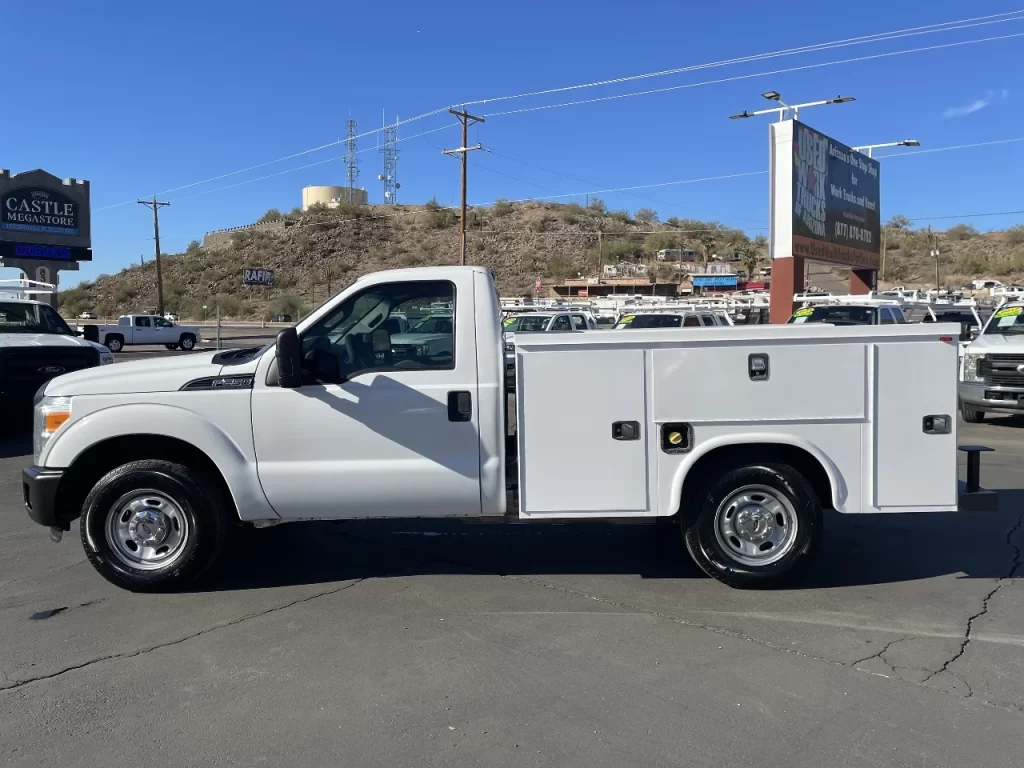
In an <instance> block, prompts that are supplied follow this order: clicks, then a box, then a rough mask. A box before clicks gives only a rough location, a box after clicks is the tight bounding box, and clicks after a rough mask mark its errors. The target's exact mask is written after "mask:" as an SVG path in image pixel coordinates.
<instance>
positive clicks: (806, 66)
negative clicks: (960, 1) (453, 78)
mask: <svg viewBox="0 0 1024 768" xmlns="http://www.w3.org/2000/svg"><path fill="white" fill-rule="evenodd" d="M1015 37H1024V32H1017V33H1014V34H1012V35H999V36H996V37H984V38H980V39H977V40H961V41H959V42H956V43H942V44H939V45H928V46H924V47H922V48H908V49H905V50H902V51H888V52H886V53H875V54H871V55H868V56H855V57H853V58H849V59H836V60H834V61H823V62H819V63H817V64H804V65H802V66H799V67H786V68H783V69H773V70H769V71H766V72H754V73H751V74H746V75H734V76H733V77H722V78H718V79H717V80H704V81H702V82H699V83H683V84H682V85H670V86H666V87H665V88H651V89H649V90H646V91H632V92H630V93H620V94H616V95H614V96H596V97H594V98H592V99H579V100H577V101H566V102H562V103H560V104H544V105H541V106H536V107H522V108H520V109H509V110H505V111H504V112H489V113H487V114H486V115H484V117H504V116H506V115H520V114H524V113H526V112H540V111H542V110H546V109H561V108H563V107H576V106H580V105H582V104H597V103H598V102H602V101H615V100H617V99H628V98H633V97H635V96H650V95H652V94H655V93H667V92H669V91H679V90H684V89H687V88H699V87H701V86H705V85H720V84H722V83H733V82H737V81H739V80H750V79H752V78H755V77H766V76H768V75H783V74H788V73H791V72H803V71H805V70H809V69H820V68H821V67H832V66H836V65H837V64H853V63H855V62H859V61H872V60H874V59H885V58H891V57H893V56H906V55H909V54H912V53H924V52H926V51H937V50H942V49H945V48H957V47H960V46H964V45H976V44H979V43H991V42H994V41H997V40H1009V39H1011V38H1015Z"/></svg>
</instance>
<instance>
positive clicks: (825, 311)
mask: <svg viewBox="0 0 1024 768" xmlns="http://www.w3.org/2000/svg"><path fill="white" fill-rule="evenodd" d="M789 322H791V323H832V325H871V324H872V323H873V322H874V309H872V308H871V307H803V308H802V309H798V310H797V311H796V312H794V313H793V316H792V317H791V318H789Z"/></svg>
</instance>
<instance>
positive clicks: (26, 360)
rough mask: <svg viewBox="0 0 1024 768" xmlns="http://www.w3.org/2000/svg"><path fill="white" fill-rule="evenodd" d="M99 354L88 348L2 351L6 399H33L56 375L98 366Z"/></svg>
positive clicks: (0, 374) (0, 373) (0, 376)
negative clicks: (37, 391)
mask: <svg viewBox="0 0 1024 768" xmlns="http://www.w3.org/2000/svg"><path fill="white" fill-rule="evenodd" d="M99 362H100V357H99V353H98V352H97V351H96V350H95V349H91V348H86V347H34V348H19V347H14V348H7V349H0V389H2V391H3V394H4V395H5V396H6V397H15V398H22V397H27V398H28V399H30V400H31V398H32V396H33V395H34V394H35V393H36V390H37V389H39V387H41V386H42V385H43V384H45V383H46V382H47V381H49V380H50V379H52V378H54V377H55V376H60V375H62V374H64V373H71V372H72V371H81V370H83V369H85V368H92V367H93V366H96V365H99Z"/></svg>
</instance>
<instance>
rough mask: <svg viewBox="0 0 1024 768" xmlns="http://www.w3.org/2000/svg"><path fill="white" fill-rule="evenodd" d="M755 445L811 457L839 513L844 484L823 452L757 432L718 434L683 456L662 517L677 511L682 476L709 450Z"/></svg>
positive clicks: (790, 437)
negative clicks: (784, 447) (786, 447)
mask: <svg viewBox="0 0 1024 768" xmlns="http://www.w3.org/2000/svg"><path fill="white" fill-rule="evenodd" d="M757 443H773V444H776V445H791V446H793V447H794V448H800V449H802V450H804V451H806V452H807V453H809V454H810V455H811V456H813V457H814V459H815V460H816V461H817V462H818V463H819V464H820V465H821V467H822V469H824V470H825V474H826V475H827V476H828V483H829V487H830V488H831V490H832V504H833V507H834V509H836V510H837V511H839V512H841V511H842V510H843V504H844V502H845V501H846V498H847V488H846V483H845V482H844V481H843V475H842V473H841V472H840V471H839V468H838V467H836V465H835V464H834V463H833V462H832V460H831V459H829V457H828V456H827V455H825V453H824V451H822V450H821V449H820V448H819V447H818V446H816V445H815V444H814V443H812V442H810V441H809V440H806V439H805V438H802V437H797V436H796V435H789V434H785V433H768V434H764V433H757V434H735V435H720V436H718V437H714V438H711V439H710V440H706V441H704V442H702V443H701V444H700V445H699V446H697V447H696V448H695V449H694V450H693V452H692V453H690V454H687V456H686V459H685V460H684V461H683V462H682V464H680V465H679V467H677V468H676V471H675V475H673V478H672V487H671V493H670V496H669V499H668V505H667V506H666V511H665V514H669V515H671V514H674V513H675V511H676V510H678V509H679V503H680V501H681V499H682V492H683V483H684V482H685V480H686V476H687V474H688V473H689V471H690V469H691V468H692V467H693V465H694V464H696V463H697V462H698V461H699V460H700V459H701V458H702V457H704V456H706V455H708V454H709V453H711V451H714V450H715V449H717V448H722V447H725V446H731V445H754V444H757Z"/></svg>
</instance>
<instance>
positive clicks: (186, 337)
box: [178, 333, 196, 352]
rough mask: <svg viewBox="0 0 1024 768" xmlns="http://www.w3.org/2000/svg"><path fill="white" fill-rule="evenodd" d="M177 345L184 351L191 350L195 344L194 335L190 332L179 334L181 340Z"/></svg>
mask: <svg viewBox="0 0 1024 768" xmlns="http://www.w3.org/2000/svg"><path fill="white" fill-rule="evenodd" d="M178 346H179V347H181V348H182V349H183V350H185V351H186V352H191V351H192V350H193V349H194V348H195V346H196V337H195V336H193V335H192V334H191V333H183V334H181V340H180V341H179V342H178Z"/></svg>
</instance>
